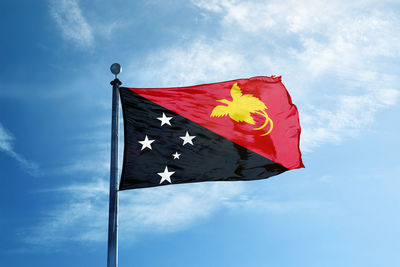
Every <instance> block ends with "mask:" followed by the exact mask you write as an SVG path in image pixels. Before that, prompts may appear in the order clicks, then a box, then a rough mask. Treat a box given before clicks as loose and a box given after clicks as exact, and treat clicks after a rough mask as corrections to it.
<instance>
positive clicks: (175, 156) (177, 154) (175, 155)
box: [172, 151, 181, 159]
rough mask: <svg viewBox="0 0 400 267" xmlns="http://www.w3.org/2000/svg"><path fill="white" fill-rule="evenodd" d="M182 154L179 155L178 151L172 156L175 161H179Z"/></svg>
mask: <svg viewBox="0 0 400 267" xmlns="http://www.w3.org/2000/svg"><path fill="white" fill-rule="evenodd" d="M180 155H181V154H179V153H178V151H176V152H175V154H172V156H173V157H174V159H179V157H180Z"/></svg>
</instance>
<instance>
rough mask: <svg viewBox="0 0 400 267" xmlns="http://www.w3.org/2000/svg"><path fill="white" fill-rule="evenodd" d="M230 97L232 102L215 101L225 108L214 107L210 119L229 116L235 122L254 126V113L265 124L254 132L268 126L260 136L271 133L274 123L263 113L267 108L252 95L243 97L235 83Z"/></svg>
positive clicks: (224, 100) (225, 100)
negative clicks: (261, 117) (263, 120)
mask: <svg viewBox="0 0 400 267" xmlns="http://www.w3.org/2000/svg"><path fill="white" fill-rule="evenodd" d="M231 96H232V101H229V100H227V99H221V100H217V101H218V102H221V103H224V104H226V106H225V105H218V106H216V107H215V108H214V109H213V110H212V112H211V115H210V117H223V116H227V115H229V117H231V119H232V120H234V121H236V122H242V121H244V122H246V123H249V124H251V125H254V124H256V122H255V120H254V118H253V117H252V115H251V113H255V114H258V115H261V116H263V117H264V118H265V122H264V124H263V125H261V126H260V127H258V128H254V130H261V129H263V128H265V127H266V126H267V125H268V124H269V129H268V131H267V132H266V133H264V134H261V136H265V135H267V134H269V133H270V132H271V131H272V128H273V127H274V123H273V121H272V120H271V118H270V117H269V116H268V114H267V112H266V111H265V110H266V109H268V108H267V107H266V106H265V104H264V103H263V102H262V101H261V100H260V99H258V98H257V97H254V96H253V95H244V94H243V93H242V90H241V89H240V88H239V86H238V85H237V83H235V84H234V85H233V86H232V88H231Z"/></svg>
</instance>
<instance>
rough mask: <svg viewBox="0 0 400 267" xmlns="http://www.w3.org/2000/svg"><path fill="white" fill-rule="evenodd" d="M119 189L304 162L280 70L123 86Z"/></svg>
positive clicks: (233, 176)
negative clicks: (229, 77)
mask: <svg viewBox="0 0 400 267" xmlns="http://www.w3.org/2000/svg"><path fill="white" fill-rule="evenodd" d="M120 95H121V103H122V110H123V118H124V140H125V141H124V146H125V147H124V160H123V167H122V175H121V182H120V190H125V189H133V188H144V187H153V186H162V185H169V184H180V183H191V182H204V181H239V180H256V179H264V178H268V177H270V176H273V175H277V174H280V173H283V172H285V171H287V170H291V169H296V168H302V167H304V165H303V163H302V159H301V152H300V149H299V138H300V123H299V116H298V112H297V108H296V106H295V105H294V104H293V103H292V100H291V98H290V95H289V93H288V92H287V90H286V88H285V87H284V85H283V84H282V82H281V77H274V76H272V77H264V76H262V77H253V78H250V79H239V80H233V81H227V82H220V83H212V84H203V85H196V86H189V87H175V88H124V87H121V88H120Z"/></svg>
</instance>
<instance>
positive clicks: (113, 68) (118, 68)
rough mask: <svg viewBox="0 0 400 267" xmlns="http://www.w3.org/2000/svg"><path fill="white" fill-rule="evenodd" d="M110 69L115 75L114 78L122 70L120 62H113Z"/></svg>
mask: <svg viewBox="0 0 400 267" xmlns="http://www.w3.org/2000/svg"><path fill="white" fill-rule="evenodd" d="M110 70H111V72H112V74H114V75H115V78H117V75H118V74H120V73H121V71H122V67H121V65H120V64H118V63H114V64H112V65H111V67H110Z"/></svg>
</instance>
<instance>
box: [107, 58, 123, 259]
mask: <svg viewBox="0 0 400 267" xmlns="http://www.w3.org/2000/svg"><path fill="white" fill-rule="evenodd" d="M110 70H111V72H112V73H113V74H114V75H115V79H114V80H113V81H112V82H110V84H111V85H112V86H113V97H112V122H111V162H110V204H109V215H108V254H107V267H117V266H118V213H117V212H118V138H119V86H120V85H121V84H122V83H121V81H120V80H118V78H117V75H118V74H119V73H120V72H121V70H122V68H121V65H119V64H118V63H114V64H112V65H111V67H110Z"/></svg>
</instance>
